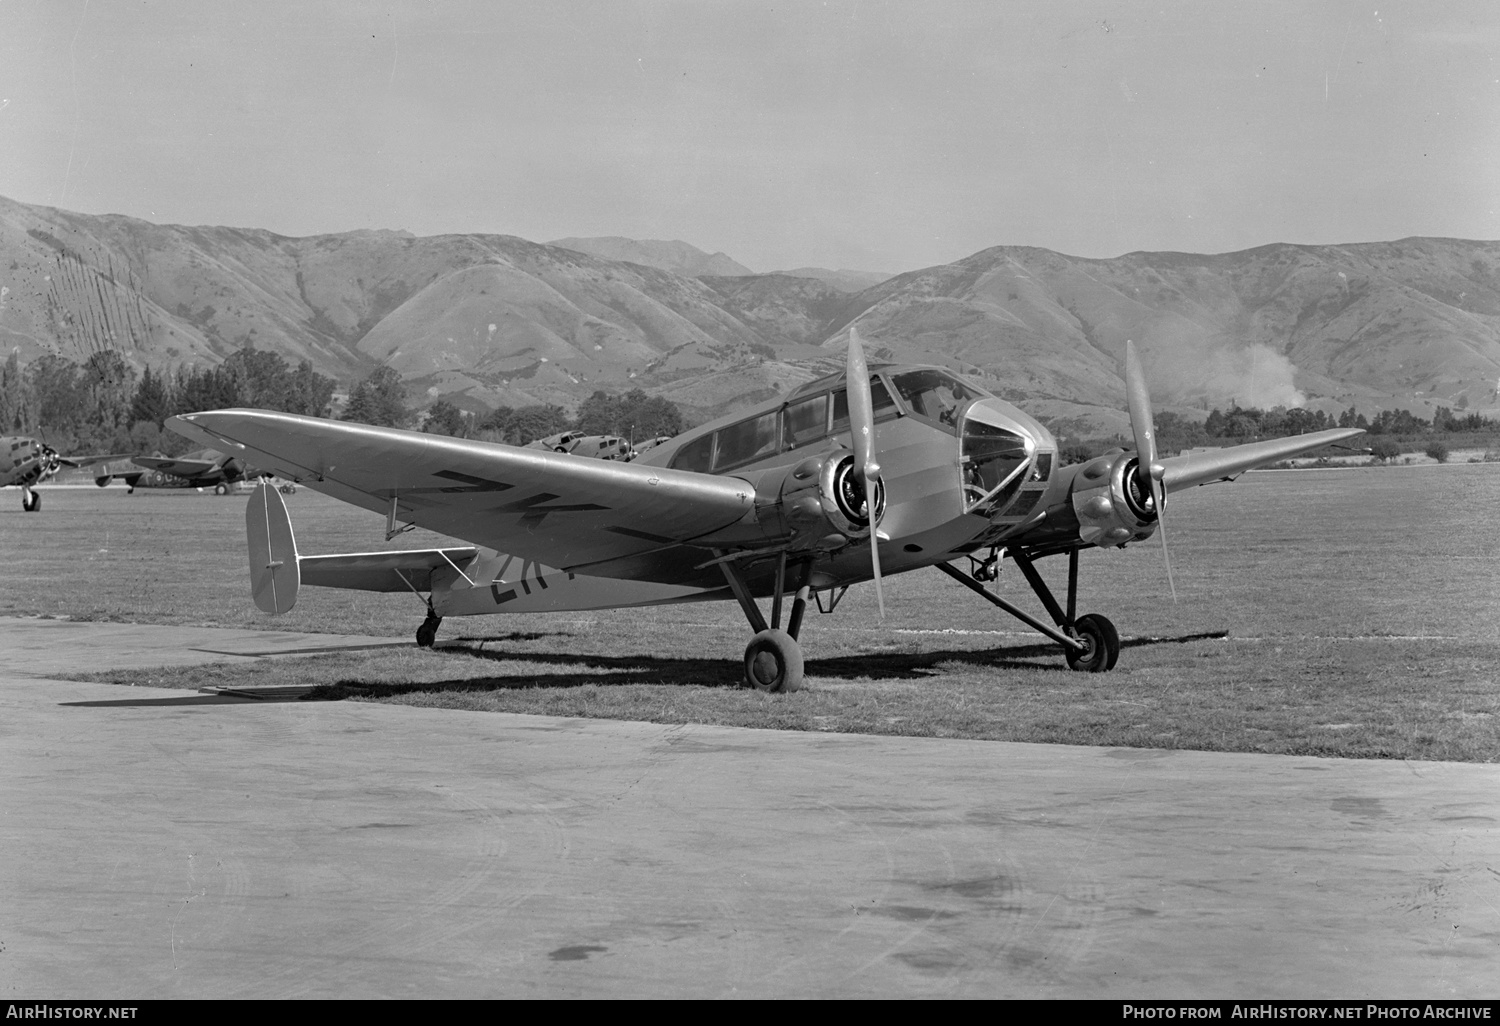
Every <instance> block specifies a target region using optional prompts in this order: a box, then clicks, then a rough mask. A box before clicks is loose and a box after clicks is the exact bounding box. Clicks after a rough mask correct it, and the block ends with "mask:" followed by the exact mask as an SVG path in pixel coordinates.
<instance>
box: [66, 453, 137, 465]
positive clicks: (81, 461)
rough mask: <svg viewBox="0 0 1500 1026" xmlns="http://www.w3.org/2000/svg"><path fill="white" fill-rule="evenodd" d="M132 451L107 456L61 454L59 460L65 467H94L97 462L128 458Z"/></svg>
mask: <svg viewBox="0 0 1500 1026" xmlns="http://www.w3.org/2000/svg"><path fill="white" fill-rule="evenodd" d="M128 459H130V453H128V452H114V453H110V454H109V455H107V456H59V457H58V458H57V460H58V462H59V463H61V464H62V465H63V466H65V467H92V466H93V465H94V464H95V463H108V462H109V461H110V460H128Z"/></svg>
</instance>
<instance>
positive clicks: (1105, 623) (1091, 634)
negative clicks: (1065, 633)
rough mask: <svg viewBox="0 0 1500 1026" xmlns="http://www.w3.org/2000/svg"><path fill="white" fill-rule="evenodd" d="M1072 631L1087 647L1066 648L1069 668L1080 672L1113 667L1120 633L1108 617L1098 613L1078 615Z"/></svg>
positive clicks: (1118, 648) (1118, 651) (1116, 659)
mask: <svg viewBox="0 0 1500 1026" xmlns="http://www.w3.org/2000/svg"><path fill="white" fill-rule="evenodd" d="M1072 633H1073V636H1074V637H1076V638H1078V639H1079V640H1080V641H1082V642H1084V643H1085V644H1086V645H1087V646H1088V647H1087V648H1086V649H1084V650H1083V651H1076V650H1074V649H1069V650H1068V653H1067V657H1068V667H1069V668H1070V669H1074V670H1078V671H1080V672H1082V673H1104V672H1105V671H1107V670H1113V669H1114V668H1115V663H1117V662H1119V659H1120V634H1119V632H1118V631H1116V630H1115V625H1114V624H1112V623H1110V622H1109V620H1108V619H1106V618H1105V617H1102V616H1100V615H1099V614H1098V613H1089V614H1088V615H1086V616H1080V617H1079V618H1078V619H1077V620H1076V621H1074V623H1073V632H1072Z"/></svg>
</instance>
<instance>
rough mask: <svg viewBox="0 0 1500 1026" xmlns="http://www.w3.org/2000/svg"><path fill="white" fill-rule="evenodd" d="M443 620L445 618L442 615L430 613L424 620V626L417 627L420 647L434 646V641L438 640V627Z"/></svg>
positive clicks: (418, 645)
mask: <svg viewBox="0 0 1500 1026" xmlns="http://www.w3.org/2000/svg"><path fill="white" fill-rule="evenodd" d="M442 622H443V618H442V617H441V616H431V615H429V616H428V617H427V619H425V620H423V621H422V626H420V627H418V628H417V647H418V648H431V647H432V645H433V642H435V641H436V640H437V632H438V627H439V626H440V625H441V624H442Z"/></svg>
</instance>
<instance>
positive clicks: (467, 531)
mask: <svg viewBox="0 0 1500 1026" xmlns="http://www.w3.org/2000/svg"><path fill="white" fill-rule="evenodd" d="M167 426H168V427H170V428H171V429H172V430H174V431H176V432H178V433H179V434H183V435H186V436H188V437H189V438H193V439H195V440H197V441H200V442H202V443H203V444H205V445H210V446H212V447H213V448H215V449H218V450H220V451H222V452H228V453H233V454H235V455H237V456H240V457H242V458H244V459H245V460H246V461H247V462H251V463H254V464H255V466H257V467H258V468H260V469H261V470H263V471H266V472H269V473H272V474H276V475H278V476H280V477H283V478H289V479H291V480H293V481H297V482H298V483H301V484H306V485H307V486H308V487H310V488H313V489H316V490H317V491H320V492H324V493H326V494H328V495H331V496H333V497H334V498H337V499H341V500H343V501H345V502H348V503H351V504H353V505H356V506H362V507H364V508H365V509H368V510H372V511H374V512H377V513H380V514H383V515H385V516H386V517H387V518H388V521H387V526H388V528H392V527H394V525H395V524H396V523H397V522H403V523H408V524H415V525H417V526H419V527H424V528H427V529H428V530H432V531H436V532H438V533H439V534H445V535H448V536H449V537H452V538H462V539H463V540H465V541H468V542H473V543H475V544H476V545H483V546H486V547H488V548H494V549H498V550H500V551H502V552H507V553H511V554H513V555H516V556H520V557H522V558H525V559H531V560H536V561H537V562H541V563H545V564H546V565H548V566H554V567H558V568H561V569H565V570H571V569H572V568H574V567H581V566H583V565H584V564H596V563H599V562H601V561H604V560H610V561H613V562H612V564H611V567H609V568H598V569H595V570H590V571H585V572H590V573H599V574H603V575H605V576H627V575H628V576H630V577H633V578H636V579H641V580H655V581H662V582H666V583H677V582H678V581H679V580H682V579H685V578H686V577H689V576H692V575H693V573H694V572H695V571H694V570H693V567H694V566H695V565H696V564H698V563H700V562H701V561H702V559H703V553H702V550H701V549H700V550H698V552H697V554H696V555H697V558H684V557H685V554H684V553H683V552H682V551H681V550H680V549H678V551H676V552H671V550H673V549H676V548H677V547H678V546H679V545H681V544H683V543H689V542H691V541H692V540H693V539H696V538H700V537H703V536H704V535H708V534H711V533H713V532H714V531H717V530H720V529H722V528H724V527H727V526H729V525H731V524H733V523H735V522H736V521H739V520H741V519H743V518H745V517H746V515H747V514H751V515H753V510H754V498H755V492H754V489H753V488H752V487H751V486H750V485H749V484H748V483H747V482H745V481H742V480H740V479H738V478H733V477H721V476H717V475H712V474H699V473H694V472H691V471H683V470H669V469H666V468H664V467H645V466H639V465H637V464H633V463H620V462H615V461H611V460H594V459H587V458H585V457H581V456H570V455H567V454H565V453H555V452H548V451H544V450H541V449H523V448H518V447H516V446H511V445H503V444H500V443H497V442H478V441H471V440H467V439H459V438H450V437H447V436H445V435H428V434H420V433H418V432H415V431H400V430H396V429H394V428H379V427H370V426H368V425H364V424H353V423H347V422H343V421H333V420H323V419H321V418H316V417H301V416H297V415H295V414H289V413H273V412H270V411H266V410H215V411H210V412H206V413H188V414H183V415H182V416H178V417H173V418H171V419H170V420H168V421H167ZM656 553H660V554H661V555H660V556H659V557H658V556H654V555H653V554H656ZM635 556H640V557H645V558H641V559H629V558H628V557H635ZM612 568H613V572H611V571H612ZM627 568H628V570H627Z"/></svg>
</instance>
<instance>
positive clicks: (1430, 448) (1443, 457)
mask: <svg viewBox="0 0 1500 1026" xmlns="http://www.w3.org/2000/svg"><path fill="white" fill-rule="evenodd" d="M1422 451H1423V452H1424V453H1425V454H1427V455H1428V456H1430V457H1431V458H1432V459H1435V460H1437V461H1438V462H1439V463H1447V462H1448V443H1447V442H1428V443H1427V448H1425V449H1423V450H1422Z"/></svg>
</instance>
